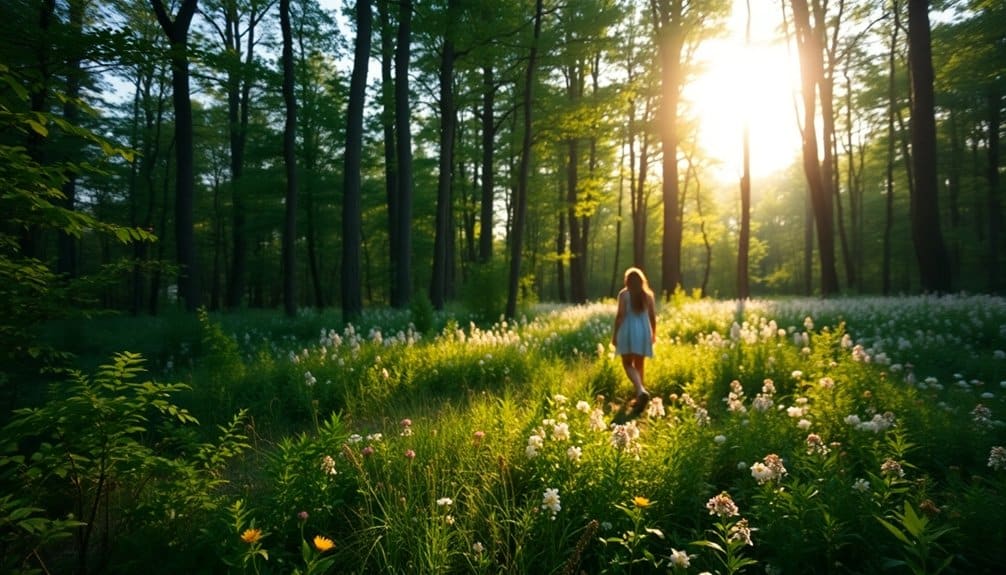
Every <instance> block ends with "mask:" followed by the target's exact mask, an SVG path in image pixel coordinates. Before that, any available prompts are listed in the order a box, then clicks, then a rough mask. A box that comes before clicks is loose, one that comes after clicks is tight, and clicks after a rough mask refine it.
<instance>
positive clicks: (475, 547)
mask: <svg viewBox="0 0 1006 575" xmlns="http://www.w3.org/2000/svg"><path fill="white" fill-rule="evenodd" d="M485 550H486V548H485V546H484V545H482V542H481V541H476V542H475V543H472V551H474V552H475V554H476V555H482V554H483V553H485Z"/></svg>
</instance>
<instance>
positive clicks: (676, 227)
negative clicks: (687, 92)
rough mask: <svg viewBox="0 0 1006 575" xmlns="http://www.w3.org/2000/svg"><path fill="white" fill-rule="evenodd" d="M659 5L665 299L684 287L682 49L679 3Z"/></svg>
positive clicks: (662, 260)
mask: <svg viewBox="0 0 1006 575" xmlns="http://www.w3.org/2000/svg"><path fill="white" fill-rule="evenodd" d="M654 4H655V5H659V6H660V7H659V8H658V12H659V13H658V14H654V25H655V26H656V27H657V30H656V32H657V34H656V37H657V42H658V44H657V52H658V54H659V60H660V82H661V105H660V111H659V113H658V123H659V125H660V144H661V151H662V153H663V159H662V175H663V184H662V187H663V189H662V193H663V200H664V232H663V241H662V244H661V245H662V248H663V249H662V253H661V258H660V270H661V276H662V282H661V293H662V294H663V297H664V299H665V300H669V299H670V297H671V295H672V294H673V293H674V291H675V290H676V289H678V288H679V287H684V286H683V285H682V284H683V281H682V277H681V239H682V232H683V230H682V222H681V218H680V206H679V204H680V194H681V192H680V186H681V184H680V182H679V176H678V140H679V137H678V102H679V101H680V99H681V86H682V85H683V84H684V77H683V72H682V66H681V56H682V49H683V47H684V30H683V25H682V17H683V7H682V2H678V1H672V2H670V6H667V5H666V3H665V2H660V3H658V2H655V3H654Z"/></svg>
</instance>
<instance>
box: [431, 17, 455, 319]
mask: <svg viewBox="0 0 1006 575" xmlns="http://www.w3.org/2000/svg"><path fill="white" fill-rule="evenodd" d="M457 10H458V0H448V1H447V26H446V29H445V32H444V44H443V47H442V52H441V54H440V158H439V163H438V174H437V208H436V219H435V224H434V225H435V232H434V238H433V277H432V278H431V279H430V302H431V303H432V304H433V308H434V309H436V310H442V309H444V296H445V294H446V291H447V276H448V266H447V264H448V245H449V243H450V239H451V237H453V231H454V230H453V228H452V227H451V226H450V222H451V207H452V206H451V183H452V181H453V175H454V173H453V170H452V168H453V167H454V137H455V126H456V124H457V110H455V105H454V59H455V57H456V56H455V53H454V26H455V22H456V20H457Z"/></svg>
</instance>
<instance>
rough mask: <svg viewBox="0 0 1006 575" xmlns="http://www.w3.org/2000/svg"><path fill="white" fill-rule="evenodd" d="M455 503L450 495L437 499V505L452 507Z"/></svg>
mask: <svg viewBox="0 0 1006 575" xmlns="http://www.w3.org/2000/svg"><path fill="white" fill-rule="evenodd" d="M453 504H454V500H453V499H451V498H450V497H441V498H440V499H437V505H438V506H440V507H450V506H451V505H453Z"/></svg>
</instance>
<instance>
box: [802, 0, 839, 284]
mask: <svg viewBox="0 0 1006 575" xmlns="http://www.w3.org/2000/svg"><path fill="white" fill-rule="evenodd" d="M815 2H816V0H815ZM792 7H793V25H794V32H795V34H796V43H797V49H798V51H799V54H800V78H801V93H802V96H803V126H802V130H803V169H804V174H805V175H806V177H807V190H808V194H809V196H810V205H811V207H812V210H813V214H814V226H815V229H816V230H817V249H818V254H819V256H820V263H821V295H822V296H824V297H827V296H830V295H834V294H836V293H837V292H838V272H837V271H836V268H835V237H834V235H835V227H834V214H833V202H832V191H831V185H832V180H831V174H832V173H833V172H832V169H831V167H830V166H831V153H830V152H827V153H826V154H825V158H824V162H823V164H822V161H821V160H820V159H819V155H818V137H817V96H816V95H817V93H818V90H821V93H822V94H823V93H825V92H827V91H828V90H830V87H828V86H825V71H824V50H825V46H824V45H823V43H822V39H823V38H824V37H825V34H824V26H825V22H823V21H822V20H823V18H824V11H823V9H822V8H820V7H819V6H818V5H817V4H816V3H815V10H814V14H815V21H814V25H812V24H811V20H810V9H809V8H808V5H807V1H806V0H793V1H792ZM828 101H830V92H829V96H828ZM824 102H825V99H824V98H822V114H825V115H828V114H830V113H831V109H830V107H828V106H825V105H824ZM830 145H831V144H830V141H829V140H827V139H826V140H825V141H824V147H825V148H828V147H829V146H830Z"/></svg>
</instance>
